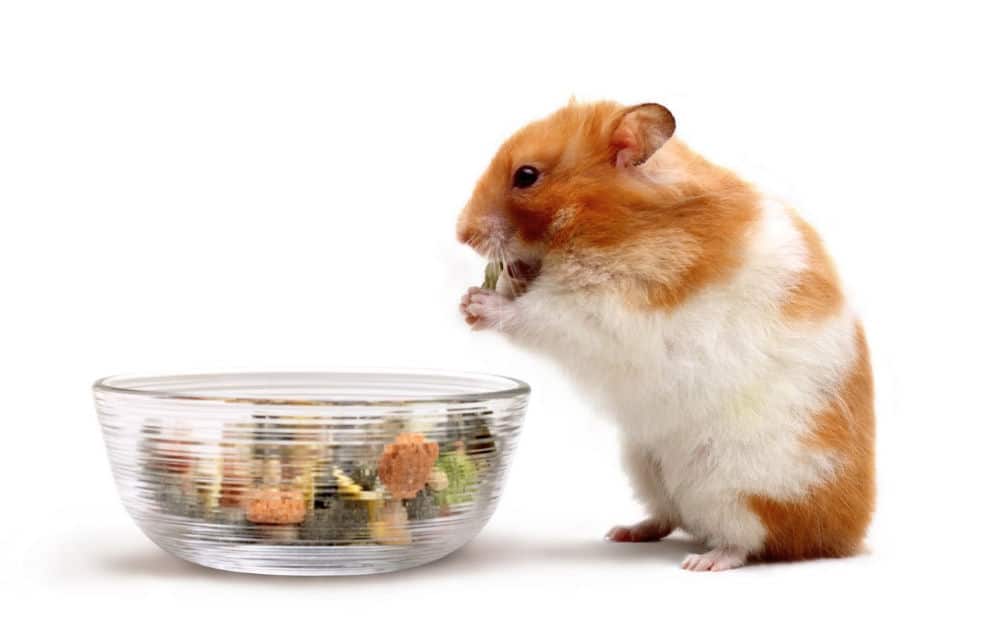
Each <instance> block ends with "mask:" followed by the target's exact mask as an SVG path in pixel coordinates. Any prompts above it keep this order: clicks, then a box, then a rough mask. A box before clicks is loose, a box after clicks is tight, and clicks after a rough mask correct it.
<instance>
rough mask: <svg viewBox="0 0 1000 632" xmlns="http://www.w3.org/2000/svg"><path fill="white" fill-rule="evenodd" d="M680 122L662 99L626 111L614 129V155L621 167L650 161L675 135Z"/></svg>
mask: <svg viewBox="0 0 1000 632" xmlns="http://www.w3.org/2000/svg"><path fill="white" fill-rule="evenodd" d="M675 127H676V123H675V121H674V115H673V114H671V113H670V110H668V109H667V108H665V107H663V106H662V105H660V104H658V103H643V104H642V105H636V106H634V107H630V108H628V109H626V110H625V111H624V112H622V113H621V114H620V115H619V117H618V120H617V121H616V123H615V126H614V131H613V132H611V152H612V154H611V155H612V159H613V160H614V162H615V165H616V166H618V167H622V168H624V167H633V166H635V165H641V164H642V163H644V162H646V160H648V159H649V157H650V156H652V155H653V153H654V152H655V151H656V150H657V149H659V148H660V147H661V146H663V143H665V142H667V141H668V140H670V137H671V136H673V135H674V128H675Z"/></svg>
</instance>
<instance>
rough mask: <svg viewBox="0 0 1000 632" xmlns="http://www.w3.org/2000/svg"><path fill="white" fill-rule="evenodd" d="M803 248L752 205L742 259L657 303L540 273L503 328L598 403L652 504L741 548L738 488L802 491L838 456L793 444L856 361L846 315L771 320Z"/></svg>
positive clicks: (754, 533)
mask: <svg viewBox="0 0 1000 632" xmlns="http://www.w3.org/2000/svg"><path fill="white" fill-rule="evenodd" d="M807 254H808V253H807V250H806V244H805V243H804V241H803V239H802V236H801V235H800V234H799V232H798V231H797V230H796V228H795V225H794V223H793V222H792V219H791V217H790V214H789V213H788V211H787V210H786V209H785V208H784V206H782V205H780V204H778V203H775V202H770V201H763V202H762V205H761V214H760V217H759V219H758V220H757V222H756V224H755V226H754V230H753V232H752V234H751V236H750V239H749V240H748V243H747V247H746V251H745V253H744V263H743V265H742V267H741V268H740V269H739V270H737V271H736V272H735V274H733V275H732V276H731V277H730V278H728V279H726V280H725V281H723V282H720V283H717V284H714V285H711V286H709V287H706V288H703V289H702V290H701V291H699V292H698V293H696V294H695V295H693V296H692V297H690V298H689V299H688V300H687V301H685V302H684V303H683V304H681V305H680V306H678V307H677V308H675V309H673V310H671V311H669V312H649V311H646V312H644V311H640V310H636V309H632V308H629V307H628V306H627V305H626V304H625V302H624V301H622V299H621V298H620V297H618V296H615V295H614V294H613V293H612V292H611V291H609V290H606V289H605V290H601V289H593V288H592V289H589V290H586V291H578V290H577V291H573V290H571V291H567V290H566V285H565V284H564V283H563V282H557V281H556V280H555V278H554V273H553V272H552V271H547V270H545V269H543V272H542V275H541V276H540V277H539V278H538V279H537V280H536V281H535V283H534V284H533V286H532V289H531V291H529V292H528V293H527V294H525V295H524V296H522V297H520V298H518V299H517V301H515V303H514V307H515V309H514V310H513V314H512V316H511V318H510V320H509V322H508V323H506V325H505V327H504V330H505V331H507V332H508V333H509V334H510V335H511V337H512V338H513V339H514V340H515V341H516V342H519V343H520V344H523V345H525V346H527V347H529V348H532V349H535V350H541V351H544V352H547V353H549V354H551V355H553V356H555V357H556V358H557V359H558V360H561V361H562V363H563V364H564V365H565V367H566V368H568V369H569V371H570V372H571V374H572V375H573V376H574V377H575V378H576V379H577V380H578V381H579V383H580V384H581V386H582V387H583V391H584V392H585V393H587V394H589V395H593V396H594V397H595V398H596V400H597V402H598V403H599V404H601V405H602V406H604V407H605V408H606V409H607V410H608V412H609V413H610V414H611V416H612V417H613V418H614V419H615V421H616V422H617V424H618V426H619V428H620V431H621V434H622V439H623V441H624V442H625V444H626V446H627V449H626V455H627V458H635V459H641V462H640V463H630V464H629V466H630V468H629V469H630V471H631V473H632V476H633V477H634V478H637V480H636V481H635V482H636V488H637V493H639V495H640V496H641V497H645V500H646V501H647V505H648V506H649V508H650V510H651V511H653V512H654V513H657V514H660V515H661V516H662V517H664V518H668V517H669V518H671V519H673V520H678V519H679V521H680V523H681V526H683V527H684V528H685V529H686V530H688V531H690V532H692V533H693V534H694V535H696V536H699V537H702V538H704V539H705V540H706V541H707V542H708V543H709V545H711V546H735V547H740V548H742V549H744V550H747V551H750V552H753V551H755V550H758V549H759V548H760V547H761V546H762V544H763V542H764V539H765V537H766V530H765V527H764V526H763V524H762V523H761V522H760V520H759V519H758V518H757V516H756V515H755V514H754V513H753V512H751V511H750V510H749V509H748V508H747V506H746V503H745V500H744V495H748V494H766V495H767V496H769V497H772V498H775V499H778V500H793V499H796V498H800V497H802V495H804V494H805V493H806V491H807V490H808V489H809V488H810V487H811V486H813V485H815V484H816V483H819V482H822V481H823V480H824V479H827V478H828V477H829V476H830V475H831V474H832V472H833V470H834V468H835V467H836V466H837V455H835V454H829V453H824V452H822V451H819V450H817V449H816V448H810V447H805V446H804V444H803V441H802V440H803V438H804V437H806V436H807V435H808V434H809V433H810V432H811V430H812V424H813V420H814V416H815V413H817V412H818V411H819V410H821V409H822V408H823V407H824V406H825V405H827V404H828V403H829V402H830V401H831V399H832V398H833V397H835V394H836V390H837V388H838V386H839V384H840V381H841V380H842V378H843V376H844V375H845V374H846V373H847V371H848V370H849V369H850V367H851V365H852V363H853V361H854V359H855V356H856V353H857V349H856V342H855V323H856V320H855V317H854V316H853V314H852V313H851V312H850V311H849V310H848V309H847V308H845V309H844V310H842V311H841V312H840V313H838V314H836V315H834V316H833V317H831V318H828V319H826V320H825V321H822V322H809V321H800V322H789V321H786V320H785V319H784V318H783V316H782V314H781V304H782V301H783V299H784V297H785V296H786V295H787V293H788V291H789V290H790V288H792V287H793V286H794V284H795V281H796V279H797V276H798V275H799V274H800V273H801V271H802V270H803V269H804V268H805V266H806V263H807ZM643 477H645V479H643ZM650 477H653V478H658V480H649V478H650ZM664 514H669V515H664Z"/></svg>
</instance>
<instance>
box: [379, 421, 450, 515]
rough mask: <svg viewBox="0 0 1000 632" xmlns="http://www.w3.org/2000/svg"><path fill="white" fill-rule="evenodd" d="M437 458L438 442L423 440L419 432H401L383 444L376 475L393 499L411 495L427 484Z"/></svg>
mask: <svg viewBox="0 0 1000 632" xmlns="http://www.w3.org/2000/svg"><path fill="white" fill-rule="evenodd" d="M437 458H438V444H437V443H435V442H433V441H425V440H424V436H423V435H421V434H420V433H410V432H403V433H400V434H399V436H397V437H396V440H395V442H393V443H391V444H389V445H387V446H385V450H384V451H383V452H382V458H381V459H379V464H378V476H379V478H380V479H381V480H382V484H383V485H385V486H386V488H387V489H388V490H389V492H390V493H391V494H392V496H393V498H397V499H406V498H413V497H414V496H416V495H417V492H419V491H420V490H421V489H423V488H424V485H426V484H427V479H428V477H429V476H430V474H431V469H432V468H433V467H434V461H435V460H437Z"/></svg>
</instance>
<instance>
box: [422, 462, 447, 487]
mask: <svg viewBox="0 0 1000 632" xmlns="http://www.w3.org/2000/svg"><path fill="white" fill-rule="evenodd" d="M427 486H428V487H430V488H431V491H435V492H443V491H444V490H446V489H448V475H447V474H445V473H444V470H442V469H441V468H439V467H435V468H434V469H433V470H431V475H430V476H429V477H428V478H427Z"/></svg>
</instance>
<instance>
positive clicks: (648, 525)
mask: <svg viewBox="0 0 1000 632" xmlns="http://www.w3.org/2000/svg"><path fill="white" fill-rule="evenodd" d="M673 530H674V528H673V527H672V526H670V525H669V524H667V523H665V522H663V521H661V520H656V519H655V518H647V519H646V520H643V521H642V522H637V523H636V524H634V525H632V526H631V527H622V526H618V527H611V530H610V531H608V532H607V533H606V534H605V535H604V539H605V540H609V541H611V542H655V541H657V540H662V539H663V538H665V537H667V536H668V535H670V532H671V531H673Z"/></svg>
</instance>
